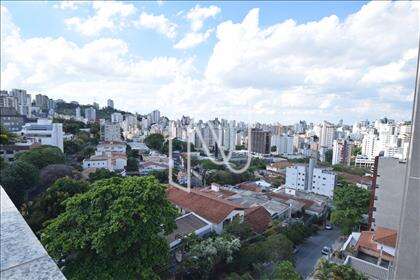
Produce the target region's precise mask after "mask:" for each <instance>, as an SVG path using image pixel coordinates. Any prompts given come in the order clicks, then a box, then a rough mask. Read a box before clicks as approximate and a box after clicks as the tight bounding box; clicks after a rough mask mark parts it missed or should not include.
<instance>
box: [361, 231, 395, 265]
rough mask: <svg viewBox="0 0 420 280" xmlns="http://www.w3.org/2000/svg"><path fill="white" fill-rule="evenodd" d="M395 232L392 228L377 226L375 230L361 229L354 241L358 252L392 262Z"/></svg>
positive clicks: (378, 260) (378, 259) (380, 260)
mask: <svg viewBox="0 0 420 280" xmlns="http://www.w3.org/2000/svg"><path fill="white" fill-rule="evenodd" d="M396 242H397V232H396V231H395V230H393V229H388V228H383V227H377V228H376V230H375V231H362V232H361V234H360V238H359V240H358V241H357V243H356V246H355V247H356V250H357V251H358V252H359V253H363V254H365V255H368V256H371V257H373V258H375V259H377V262H378V264H380V263H381V262H382V261H387V262H392V261H393V260H394V256H395V246H396Z"/></svg>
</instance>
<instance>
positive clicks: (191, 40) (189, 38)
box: [174, 29, 213, 50]
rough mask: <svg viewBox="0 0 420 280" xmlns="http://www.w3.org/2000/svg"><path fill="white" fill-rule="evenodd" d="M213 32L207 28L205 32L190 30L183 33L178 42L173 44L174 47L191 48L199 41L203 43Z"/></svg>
mask: <svg viewBox="0 0 420 280" xmlns="http://www.w3.org/2000/svg"><path fill="white" fill-rule="evenodd" d="M212 32H213V30H212V29H209V30H207V31H206V32H202V33H201V32H198V33H197V32H190V33H187V34H186V35H185V37H184V38H182V39H181V40H180V41H179V42H178V43H176V44H175V45H174V48H175V49H184V50H185V49H189V48H193V47H195V46H197V45H199V44H201V43H204V42H205V41H206V40H207V39H208V38H209V37H210V35H211V33H212Z"/></svg>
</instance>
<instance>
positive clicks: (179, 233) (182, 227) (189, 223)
mask: <svg viewBox="0 0 420 280" xmlns="http://www.w3.org/2000/svg"><path fill="white" fill-rule="evenodd" d="M175 223H176V227H177V228H176V229H175V230H174V231H173V232H172V233H171V234H169V235H167V236H166V240H168V242H169V243H171V242H173V241H175V240H177V239H181V238H183V237H184V236H187V235H188V234H190V233H193V232H195V231H197V230H199V229H201V228H203V227H205V226H207V225H208V224H207V223H206V222H205V221H203V220H202V219H200V218H199V217H197V216H196V215H194V214H193V213H189V214H186V215H184V216H181V217H179V218H177V219H176V220H175Z"/></svg>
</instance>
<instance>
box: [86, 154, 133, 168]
mask: <svg viewBox="0 0 420 280" xmlns="http://www.w3.org/2000/svg"><path fill="white" fill-rule="evenodd" d="M82 165H83V169H88V168H105V169H108V170H109V171H122V170H124V168H125V167H126V166H127V156H126V155H125V154H124V153H113V152H111V153H99V152H96V153H95V155H93V156H91V157H90V158H89V159H84V160H83V164H82Z"/></svg>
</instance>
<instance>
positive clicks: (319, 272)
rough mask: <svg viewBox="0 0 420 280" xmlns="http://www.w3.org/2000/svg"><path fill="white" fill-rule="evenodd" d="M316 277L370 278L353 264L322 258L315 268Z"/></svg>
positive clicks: (318, 279) (359, 279) (355, 279)
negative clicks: (340, 263)
mask: <svg viewBox="0 0 420 280" xmlns="http://www.w3.org/2000/svg"><path fill="white" fill-rule="evenodd" d="M314 279H316V280H330V279H341V280H367V279H368V278H367V277H366V276H364V275H363V274H362V273H360V272H357V271H356V270H355V269H354V268H352V267H351V266H348V265H339V264H335V263H330V262H328V261H327V260H326V259H323V258H321V259H320V261H319V262H318V264H317V266H316V268H315V273H314Z"/></svg>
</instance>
